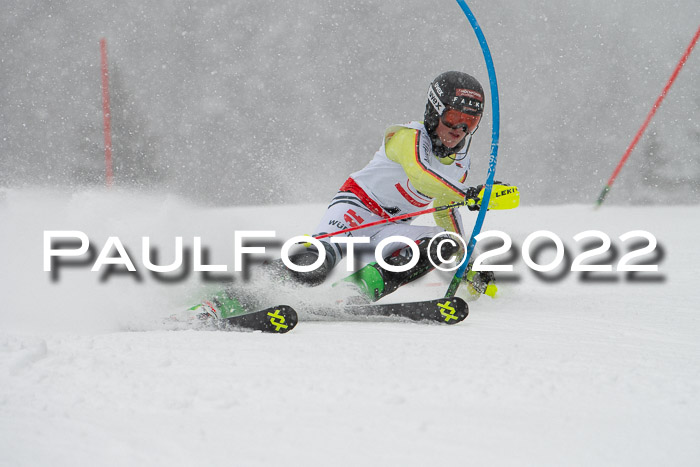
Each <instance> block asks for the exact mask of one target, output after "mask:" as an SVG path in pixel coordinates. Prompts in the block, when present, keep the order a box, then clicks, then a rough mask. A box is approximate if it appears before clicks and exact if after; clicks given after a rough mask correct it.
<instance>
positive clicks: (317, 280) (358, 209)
mask: <svg viewBox="0 0 700 467" xmlns="http://www.w3.org/2000/svg"><path fill="white" fill-rule="evenodd" d="M380 219H381V217H380V216H379V215H377V214H375V213H373V212H372V211H370V210H369V209H368V208H366V207H365V206H364V205H362V204H361V202H360V201H359V200H357V198H355V197H354V195H352V194H350V193H345V192H340V193H338V194H337V195H336V197H335V198H333V200H332V201H331V203H330V205H329V206H328V209H327V210H326V212H325V214H324V215H323V217H322V218H321V220H320V221H319V223H318V226H317V227H316V230H315V233H314V236H318V235H322V234H326V233H332V232H337V231H339V230H345V229H347V228H350V227H355V226H359V225H362V224H366V223H370V222H374V221H377V220H380ZM377 230H378V228H377V227H374V228H369V229H366V230H358V231H355V232H348V233H345V234H339V235H338V236H345V237H357V236H368V237H369V236H371V235H372V234H373V233H375V232H377ZM319 242H320V243H321V245H322V246H323V249H324V252H325V259H324V261H323V263H321V265H320V266H319V267H317V268H315V269H314V270H312V271H309V272H298V271H293V270H291V269H289V268H287V267H286V266H285V265H284V263H283V262H282V260H281V259H279V260H275V261H273V262H271V263H269V264H268V265H267V267H266V269H267V271H268V273H270V274H273V275H274V276H276V277H278V278H280V280H283V281H284V280H290V281H293V282H296V283H300V284H304V285H308V286H316V285H319V284H321V283H322V282H323V281H324V280H325V279H326V277H328V275H329V274H330V272H331V271H332V270H333V268H334V267H335V266H336V265H337V264H338V263H339V262H340V261H341V260H342V259H343V257H344V256H345V255H346V252H347V251H346V248H345V247H344V245H343V244H341V243H334V242H331V241H330V237H328V238H325V239H322V240H319ZM318 257H319V250H318V249H317V248H316V247H315V246H313V245H312V246H309V247H300V248H298V249H297V251H295V252H294V253H292V254H291V255H289V260H290V261H291V262H292V263H294V264H295V265H297V266H308V265H311V264H314V263H315V262H316V261H317V260H318Z"/></svg>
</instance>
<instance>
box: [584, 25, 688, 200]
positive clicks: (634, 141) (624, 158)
mask: <svg viewBox="0 0 700 467" xmlns="http://www.w3.org/2000/svg"><path fill="white" fill-rule="evenodd" d="M698 38H700V27H698V30H697V31H696V32H695V36H693V39H692V40H691V41H690V45H688V48H687V49H686V51H685V53H684V54H683V56H682V57H681V60H680V61H679V62H678V65H676V68H675V70H673V73H672V74H671V77H670V78H669V80H668V82H667V83H666V86H665V87H664V89H663V91H661V94H660V95H659V97H657V98H656V102H654V105H653V106H652V108H651V110H650V111H649V114H648V115H647V118H646V120H644V123H643V124H642V126H641V128H639V131H637V134H636V135H635V136H634V139H632V142H631V143H630V145H629V147H628V148H627V150H626V151H625V153H624V155H623V156H622V159H620V162H619V163H618V164H617V167H615V170H614V171H613V174H612V176H611V177H610V179H609V180H608V183H607V184H606V185H605V187H604V188H603V191H602V192H601V193H600V196H598V201H597V202H596V207H597V208H598V207H600V205H601V204H603V201H604V200H605V197H606V196H607V195H608V192H609V191H610V189H611V188H612V185H613V183H615V179H616V178H617V176H618V174H619V173H620V170H622V166H623V165H625V162H627V159H628V158H629V157H630V154H631V153H632V150H633V149H634V147H635V146H636V145H637V143H638V142H639V139H640V138H641V137H642V134H643V133H644V130H646V129H647V126H648V125H649V122H651V119H652V117H654V114H655V113H656V110H657V109H658V108H659V106H660V105H661V102H662V101H663V100H664V97H666V94H667V93H668V90H669V89H671V86H672V85H673V82H674V81H675V80H676V77H677V76H678V73H679V72H680V71H681V68H683V65H685V62H686V61H687V60H688V56H690V52H692V51H693V47H695V44H696V43H697V42H698Z"/></svg>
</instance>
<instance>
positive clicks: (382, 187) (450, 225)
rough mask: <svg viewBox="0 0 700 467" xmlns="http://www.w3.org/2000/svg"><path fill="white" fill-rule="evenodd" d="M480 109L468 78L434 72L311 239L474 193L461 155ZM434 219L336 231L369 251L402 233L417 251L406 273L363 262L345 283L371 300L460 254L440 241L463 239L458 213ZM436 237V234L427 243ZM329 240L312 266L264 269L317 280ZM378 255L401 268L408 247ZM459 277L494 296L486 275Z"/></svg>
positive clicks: (306, 260)
mask: <svg viewBox="0 0 700 467" xmlns="http://www.w3.org/2000/svg"><path fill="white" fill-rule="evenodd" d="M483 113H484V92H483V89H482V87H481V85H480V84H479V82H478V81H477V80H476V79H475V78H474V77H472V76H470V75H468V74H466V73H462V72H458V71H448V72H445V73H442V74H441V75H439V76H438V77H437V78H435V79H434V80H433V82H432V83H431V84H430V87H429V89H428V102H427V104H426V107H425V114H424V121H423V122H418V121H413V122H410V123H406V124H401V125H394V126H391V127H389V128H388V129H387V130H386V131H385V133H384V139H383V141H382V145H381V147H380V148H379V150H378V151H377V152H376V153H375V155H374V158H373V159H372V160H371V161H370V163H369V164H368V165H367V166H365V167H364V168H363V169H361V170H359V171H357V172H355V173H353V174H351V175H350V177H349V178H348V179H347V180H346V181H345V183H344V184H343V185H342V186H341V187H340V190H339V191H338V193H337V194H336V196H335V197H334V198H333V199H332V200H331V202H330V204H329V206H328V209H327V211H326V213H325V215H324V216H323V218H322V219H321V221H320V222H319V224H318V227H317V228H316V231H315V233H314V236H319V235H322V234H326V233H332V232H337V231H339V230H344V229H346V228H348V227H355V226H362V225H363V224H369V223H370V222H374V221H377V220H381V219H387V218H389V217H393V216H397V215H401V214H405V213H410V212H413V211H416V210H417V209H421V208H425V207H426V206H428V205H429V204H430V203H431V202H432V203H434V206H444V205H447V204H450V203H453V202H462V201H464V200H465V198H472V199H473V198H476V197H477V194H478V193H479V188H474V187H469V186H467V185H466V184H465V180H466V178H467V175H468V173H469V166H470V159H469V156H468V155H467V153H468V150H469V145H470V143H471V139H472V136H473V135H474V133H475V132H476V130H477V128H478V127H479V122H480V120H481V117H482V115H483ZM497 183H498V182H497ZM478 208H479V206H478V204H476V205H474V206H470V207H469V209H470V210H476V209H478ZM434 219H435V222H436V224H437V226H419V225H411V223H410V220H404V221H399V222H388V223H384V224H380V225H377V226H374V227H369V228H366V229H362V230H357V231H355V232H349V233H345V234H340V235H344V236H353V234H354V235H359V236H365V237H369V239H370V243H369V245H368V246H369V247H371V248H374V247H376V246H377V244H379V242H381V241H382V240H383V239H386V238H388V237H391V236H397V235H398V236H403V237H408V238H409V239H411V240H413V241H415V242H416V244H417V246H418V250H419V252H420V258H419V260H418V263H417V264H416V265H415V266H414V267H412V268H411V269H410V270H408V271H406V272H392V271H389V270H387V269H385V268H383V267H381V266H380V265H379V264H377V263H371V264H369V265H367V266H365V267H364V268H361V269H360V270H358V271H357V272H355V273H354V274H353V275H351V276H350V277H348V278H347V279H346V281H347V282H350V283H354V284H355V285H356V286H357V287H358V288H360V290H361V291H362V295H364V296H365V297H366V298H367V299H369V300H370V301H375V300H378V299H379V298H381V297H383V296H385V295H387V294H389V293H391V292H393V291H394V290H396V289H397V288H398V287H400V286H401V285H404V284H406V283H408V282H410V281H413V280H415V279H417V278H419V277H421V276H423V275H425V274H427V273H428V272H429V271H431V270H432V269H434V266H433V264H439V263H440V262H441V261H440V259H449V258H452V257H454V256H455V255H456V256H457V257H461V255H462V254H463V251H462V248H461V245H460V244H459V243H458V242H455V241H454V240H452V241H445V242H441V241H440V240H441V238H440V237H447V236H448V232H453V233H456V234H458V235H460V236H462V237H464V236H465V235H464V234H465V231H464V228H463V226H462V219H461V216H460V213H459V211H458V210H457V209H449V210H443V211H437V212H435V213H434ZM436 236H437V237H438V238H436V239H435V240H434V241H433V242H430V240H431V239H432V238H433V237H436ZM467 239H468V236H467ZM329 240H330V238H326V239H323V240H321V242H322V245H323V247H324V249H325V260H324V262H323V263H322V264H321V265H320V266H319V267H317V268H316V269H314V270H313V271H310V272H296V271H292V270H290V269H287V268H286V267H285V266H284V265H283V263H282V262H281V260H277V261H275V262H273V263H271V264H270V265H268V270H269V271H272V272H273V273H276V274H278V275H281V276H283V277H284V278H291V279H292V280H294V281H296V282H300V283H303V284H307V285H317V284H320V283H322V282H323V281H324V280H325V279H326V277H327V276H328V274H329V273H330V272H331V270H332V269H333V267H335V266H336V265H337V264H338V263H339V262H340V261H341V259H342V258H343V257H344V256H345V253H346V248H345V246H344V245H343V244H339V243H333V242H331V241H329ZM429 243H430V245H431V246H430V248H429V247H428V245H429ZM438 245H440V246H439V247H438ZM438 248H440V251H437V250H438ZM383 252H384V253H385V255H386V257H385V261H386V263H387V264H390V265H392V266H400V265H405V264H407V263H408V262H409V261H410V260H411V259H412V256H413V251H412V249H411V248H410V247H408V246H407V245H406V244H404V243H401V242H394V243H390V244H389V245H387V246H385V248H384V249H383ZM318 256H319V252H318V250H317V249H316V248H315V247H314V246H310V247H307V249H305V250H304V251H302V252H299V253H296V254H293V255H290V260H291V261H292V262H293V263H294V264H296V265H298V266H306V265H311V264H315V263H316V261H317V259H318ZM429 258H432V260H433V261H432V262H431V261H430V260H429ZM465 280H468V285H469V286H471V289H470V292H472V293H477V294H478V293H485V292H486V291H487V288H488V293H489V295H492V294H493V293H495V284H494V285H492V286H491V287H488V286H489V284H492V283H493V281H494V276H493V273H490V272H479V273H475V272H473V271H471V270H469V271H468V273H467V274H465ZM477 296H478V295H477Z"/></svg>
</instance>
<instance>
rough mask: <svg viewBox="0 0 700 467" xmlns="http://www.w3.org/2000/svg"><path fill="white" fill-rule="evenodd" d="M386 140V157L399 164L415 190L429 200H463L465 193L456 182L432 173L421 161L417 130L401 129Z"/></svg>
mask: <svg viewBox="0 0 700 467" xmlns="http://www.w3.org/2000/svg"><path fill="white" fill-rule="evenodd" d="M387 139H388V140H387V142H386V155H387V157H388V158H389V159H391V160H392V161H394V162H397V163H399V164H401V166H402V167H403V169H404V171H405V172H406V175H408V179H409V180H410V181H411V184H412V185H413V186H414V187H415V188H416V190H418V191H420V192H421V193H423V194H424V195H426V196H429V197H430V198H440V197H444V198H447V199H450V200H451V201H462V200H464V196H465V194H466V193H465V192H464V191H463V190H462V189H461V187H460V186H459V185H458V184H457V183H456V182H454V181H452V180H448V179H446V178H445V177H443V176H442V175H440V174H438V173H436V172H433V171H432V170H431V169H430V167H428V166H427V165H426V164H424V163H423V161H422V160H421V154H420V146H419V143H420V132H419V130H414V129H411V128H401V129H400V130H399V131H397V132H396V133H394V134H393V135H391V134H390V135H388V136H387ZM451 201H450V202H451Z"/></svg>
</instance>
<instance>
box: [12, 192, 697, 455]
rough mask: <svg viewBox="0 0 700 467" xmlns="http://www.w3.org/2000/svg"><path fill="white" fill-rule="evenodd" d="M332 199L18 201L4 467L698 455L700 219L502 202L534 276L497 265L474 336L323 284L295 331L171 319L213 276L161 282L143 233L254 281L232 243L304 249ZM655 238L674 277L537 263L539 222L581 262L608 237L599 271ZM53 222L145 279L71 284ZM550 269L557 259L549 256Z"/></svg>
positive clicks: (95, 195) (41, 196)
mask: <svg viewBox="0 0 700 467" xmlns="http://www.w3.org/2000/svg"><path fill="white" fill-rule="evenodd" d="M324 207H325V206H324V205H323V204H313V205H286V206H274V207H269V206H267V207H235V208H218V209H211V208H203V207H200V206H196V205H193V204H188V203H185V202H183V201H181V200H179V199H176V198H166V199H163V198H162V197H158V196H156V195H152V196H150V195H135V194H128V193H124V192H119V191H118V190H115V191H113V192H111V193H105V192H99V191H95V192H84V193H77V194H65V193H60V192H45V191H37V190H11V191H8V192H6V193H4V194H3V196H2V198H0V219H1V224H0V245H2V247H1V248H2V259H3V262H2V263H3V265H2V269H1V271H2V272H1V275H0V291H1V292H2V294H1V295H2V302H1V303H0V375H1V378H2V384H0V465H12V466H37V465H52V466H57V465H66V466H73V465H104V466H110V465H115V466H117V465H245V466H258V465H300V466H313V465H319V466H320V465H324V466H325V465H343V466H352V465H404V466H424V465H446V466H447V465H455V466H457V465H460V466H463V465H552V466H554V465H586V466H590V465H630V466H640V465H675V466H679V465H688V466H690V465H698V464H699V463H700V444H699V443H698V442H697V440H698V438H699V437H700V419H699V418H698V416H697V415H698V414H699V413H700V305H699V304H700V288H699V287H698V279H699V277H698V264H700V251H699V249H698V247H697V242H696V237H697V231H698V228H700V207H698V206H655V207H622V206H615V207H613V206H605V207H603V208H602V209H600V210H598V211H594V210H593V209H592V208H591V207H590V206H581V205H576V206H527V205H525V206H523V207H520V208H518V209H516V210H513V211H502V212H495V211H494V212H491V213H489V214H488V216H487V218H486V219H487V220H486V225H485V230H501V231H503V232H506V233H507V234H508V235H509V236H510V237H511V238H512V239H513V243H514V246H513V248H512V249H511V251H513V252H515V253H514V254H513V255H512V256H510V257H509V256H508V255H506V256H504V257H502V258H505V259H509V260H510V262H511V264H513V265H514V271H513V272H512V273H507V274H506V273H497V276H498V277H499V278H501V279H502V280H501V282H500V290H499V295H498V296H497V298H496V299H490V298H488V297H483V298H481V299H479V300H478V301H476V302H472V303H471V304H470V315H469V317H468V318H467V319H466V320H465V321H464V322H463V323H461V324H459V325H456V326H441V325H429V324H416V323H411V322H405V321H400V320H386V319H381V320H379V319H372V320H369V319H367V320H354V321H349V320H347V319H345V318H343V317H342V316H341V315H338V316H335V315H333V314H332V313H331V314H324V315H319V314H315V313H313V310H312V309H309V308H308V304H309V303H311V302H313V301H314V300H319V301H321V300H328V299H331V298H332V293H330V292H329V291H328V290H329V288H328V287H323V286H322V287H320V288H318V289H315V290H312V291H308V290H298V291H296V292H295V291H290V290H285V291H280V292H279V293H280V294H281V295H284V301H295V300H296V301H298V303H292V304H293V305H297V306H299V308H300V323H299V325H298V326H297V328H296V329H295V330H294V331H292V332H291V333H289V334H285V335H267V334H261V333H249V332H222V331H203V330H191V329H190V330H174V329H173V327H172V326H171V325H169V324H167V322H166V318H167V317H168V316H169V315H170V314H171V313H173V312H174V311H177V310H180V309H183V308H186V307H187V306H188V305H191V304H193V303H197V301H198V300H199V299H200V298H201V297H202V296H203V295H205V294H206V293H207V292H208V291H209V290H211V289H212V288H216V287H217V286H218V285H217V284H215V283H211V282H209V283H205V282H204V281H203V280H202V277H201V276H202V274H201V273H191V274H189V275H188V276H187V277H186V278H184V279H176V280H172V281H170V282H166V281H164V280H162V279H163V278H162V277H161V278H158V277H154V275H152V274H150V273H149V272H148V271H147V270H146V269H145V268H144V267H143V263H142V260H141V239H142V237H145V236H148V237H150V240H151V245H152V246H154V247H155V248H156V249H157V250H158V251H159V258H158V263H159V264H169V263H170V262H172V260H173V258H174V245H175V237H177V236H181V237H183V243H184V244H185V246H189V247H190V248H191V247H192V245H193V243H192V242H193V237H195V236H199V237H201V241H202V245H203V246H204V247H206V249H207V251H208V256H207V258H206V262H208V264H222V265H228V268H229V272H228V274H230V275H233V276H234V280H235V281H238V282H239V283H241V284H246V282H245V281H243V280H242V279H241V277H240V276H239V274H240V273H233V272H232V268H233V261H234V248H233V245H234V242H233V233H234V231H236V230H239V231H243V230H256V231H260V230H275V231H276V236H277V239H280V240H284V239H287V238H290V237H291V236H294V235H298V234H300V233H310V232H311V231H312V229H313V228H314V226H315V224H316V221H317V219H318V217H319V216H320V215H321V213H322V212H323V210H324ZM464 214H465V216H467V219H473V218H474V217H475V216H474V215H473V213H469V212H468V211H466V212H465V213H464ZM420 222H430V219H429V218H426V219H420ZM640 229H641V230H646V231H648V232H650V233H652V234H653V235H654V236H655V237H656V239H657V240H658V246H657V248H656V250H655V251H656V253H663V254H656V253H651V254H648V255H645V256H644V257H643V258H641V259H642V260H646V262H651V263H654V262H656V263H658V264H659V271H658V272H656V273H640V274H639V275H638V276H637V277H636V278H634V279H632V278H630V277H628V276H627V275H626V274H624V273H619V272H614V271H613V272H612V273H596V274H593V275H592V276H591V277H590V278H589V279H596V280H587V281H584V280H582V277H581V273H574V272H569V273H566V272H565V271H564V273H561V270H559V269H557V270H555V271H553V272H551V273H546V274H545V277H544V278H543V277H538V276H537V275H536V274H535V273H534V272H533V271H532V269H531V268H529V267H528V266H527V265H526V264H525V262H524V261H523V259H522V257H521V255H520V250H521V249H522V245H523V242H524V240H525V238H526V237H527V236H528V235H529V234H531V233H532V232H535V231H539V230H549V231H551V232H553V233H555V234H556V235H557V236H559V237H560V238H561V239H562V241H563V242H564V244H565V247H566V250H567V252H568V253H569V254H570V256H571V257H574V256H576V255H577V254H579V253H580V251H582V245H580V244H579V243H577V242H575V241H573V237H574V235H576V234H577V233H579V232H583V231H587V230H599V231H602V232H604V233H605V234H607V235H608V236H609V237H610V238H611V239H612V243H613V246H614V247H616V248H617V253H616V255H614V256H613V255H608V256H603V257H601V258H599V259H605V260H607V262H608V263H609V264H612V265H613V266H616V265H617V262H618V261H619V259H620V257H621V256H622V255H623V254H624V253H626V252H627V251H628V250H629V249H630V243H632V242H633V241H628V242H622V241H620V240H619V236H620V235H621V234H624V233H626V232H629V231H633V230H640ZM46 230H72V231H76V230H77V231H82V232H84V233H85V234H86V235H87V236H88V237H89V239H90V241H91V245H93V247H94V248H95V254H98V253H99V252H100V250H101V248H102V247H103V246H104V245H105V244H106V242H107V239H108V237H110V236H117V237H119V239H120V241H121V242H122V243H123V244H124V246H125V248H126V249H127V251H128V252H129V255H130V257H131V259H132V260H133V262H134V264H135V266H136V268H137V270H138V271H139V277H137V276H136V275H135V274H134V273H129V274H127V273H113V274H106V275H105V271H104V270H102V271H100V272H91V271H90V268H91V267H92V263H93V262H94V258H93V259H92V262H91V261H86V260H85V259H84V258H78V260H79V261H81V262H80V263H79V264H77V265H75V266H73V267H70V268H68V267H61V268H59V271H58V275H57V276H58V277H54V278H53V279H52V273H50V272H45V271H44V270H43V267H42V266H43V256H42V255H43V249H44V245H43V235H44V231H46ZM581 243H585V242H581ZM589 249H590V248H589ZM269 250H270V251H272V248H269ZM534 250H535V247H534V246H533V248H531V249H530V251H531V252H532V251H534ZM114 254H115V253H114V251H112V255H114ZM533 256H537V255H533ZM551 257H553V254H552V250H551V249H547V250H546V251H544V252H543V253H542V254H541V255H540V256H538V261H539V263H542V264H544V263H547V262H548V261H550V259H551ZM340 267H341V268H342V267H344V264H342V265H341V266H340ZM190 268H191V265H190ZM337 272H338V275H342V271H337ZM560 273H561V274H560ZM218 274H219V275H221V274H222V273H218ZM554 276H558V277H554ZM553 277H554V278H553ZM601 278H602V279H604V280H601ZM447 279H448V277H445V276H443V275H440V274H436V273H432V274H431V275H429V276H428V277H426V278H425V280H423V281H421V282H420V283H418V284H415V285H413V286H408V287H406V288H405V289H403V290H400V291H398V292H397V293H396V294H395V295H394V296H390V297H387V299H386V300H387V301H389V300H401V299H408V298H420V297H425V298H428V297H436V296H440V295H441V294H442V293H443V292H444V290H445V282H446V281H447ZM506 279H509V280H506ZM640 279H642V280H640ZM644 279H646V280H644ZM252 280H254V274H253V279H252ZM252 280H251V281H250V282H252ZM266 288H267V289H268V292H269V293H270V295H273V296H274V295H275V294H276V293H277V292H275V291H270V287H269V286H266ZM314 297H317V298H314ZM305 306H306V307H307V308H305Z"/></svg>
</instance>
